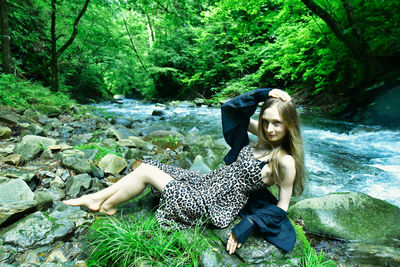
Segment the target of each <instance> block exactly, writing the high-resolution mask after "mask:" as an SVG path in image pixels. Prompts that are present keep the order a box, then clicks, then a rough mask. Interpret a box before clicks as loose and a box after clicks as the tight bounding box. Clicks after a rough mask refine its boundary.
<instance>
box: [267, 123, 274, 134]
mask: <svg viewBox="0 0 400 267" xmlns="http://www.w3.org/2000/svg"><path fill="white" fill-rule="evenodd" d="M267 131H268V132H273V131H274V126H273V125H272V123H270V124H268V128H267Z"/></svg>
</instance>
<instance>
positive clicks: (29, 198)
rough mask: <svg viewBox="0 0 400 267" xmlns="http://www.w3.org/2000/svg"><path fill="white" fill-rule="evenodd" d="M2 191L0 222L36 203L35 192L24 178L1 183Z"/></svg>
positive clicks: (0, 189)
mask: <svg viewBox="0 0 400 267" xmlns="http://www.w3.org/2000/svg"><path fill="white" fill-rule="evenodd" d="M0 192H1V194H0V224H2V223H3V222H5V221H6V220H7V219H8V218H10V217H11V216H13V215H15V214H19V213H22V212H24V211H26V210H28V209H30V208H32V207H34V206H35V204H36V202H35V201H34V194H33V192H32V191H31V189H30V188H29V186H28V185H27V184H26V183H25V182H24V181H23V180H22V179H12V180H8V181H6V182H3V183H1V184H0Z"/></svg>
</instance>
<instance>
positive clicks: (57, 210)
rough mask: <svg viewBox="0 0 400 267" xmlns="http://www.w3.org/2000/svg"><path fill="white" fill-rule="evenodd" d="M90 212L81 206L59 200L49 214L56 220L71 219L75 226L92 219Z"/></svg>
mask: <svg viewBox="0 0 400 267" xmlns="http://www.w3.org/2000/svg"><path fill="white" fill-rule="evenodd" d="M88 215H89V214H88V213H87V212H86V211H83V210H82V209H81V208H80V207H73V206H68V205H65V204H63V203H62V202H58V203H57V205H56V206H55V207H54V208H53V209H52V210H50V212H49V216H51V217H52V218H55V219H56V220H69V221H72V222H74V224H75V228H76V227H78V226H81V225H84V224H87V223H88V222H90V221H91V219H90V218H89V217H88Z"/></svg>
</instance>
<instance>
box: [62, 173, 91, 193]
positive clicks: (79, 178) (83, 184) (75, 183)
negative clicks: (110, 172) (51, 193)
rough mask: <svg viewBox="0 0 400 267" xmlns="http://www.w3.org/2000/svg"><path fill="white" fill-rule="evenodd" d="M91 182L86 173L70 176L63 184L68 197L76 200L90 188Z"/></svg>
mask: <svg viewBox="0 0 400 267" xmlns="http://www.w3.org/2000/svg"><path fill="white" fill-rule="evenodd" d="M91 182H92V177H91V176H90V175H89V174H87V173H83V174H79V175H75V176H71V177H70V178H68V180H67V182H66V183H65V191H66V193H67V195H68V196H70V197H73V198H76V197H77V196H81V195H82V194H83V193H84V192H85V190H88V189H89V188H90V184H91Z"/></svg>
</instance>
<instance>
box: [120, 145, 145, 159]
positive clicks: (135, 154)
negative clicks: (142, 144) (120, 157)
mask: <svg viewBox="0 0 400 267" xmlns="http://www.w3.org/2000/svg"><path fill="white" fill-rule="evenodd" d="M146 154H147V153H146V152H144V151H143V150H140V149H137V148H130V149H129V150H128V152H127V153H126V155H125V158H126V159H134V160H141V159H143V156H145V155H146Z"/></svg>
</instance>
